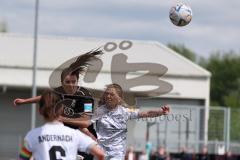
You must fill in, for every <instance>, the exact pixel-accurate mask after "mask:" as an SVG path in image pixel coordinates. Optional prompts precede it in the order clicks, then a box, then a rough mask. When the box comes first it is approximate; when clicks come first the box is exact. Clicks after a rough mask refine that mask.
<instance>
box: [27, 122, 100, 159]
mask: <svg viewBox="0 0 240 160" xmlns="http://www.w3.org/2000/svg"><path fill="white" fill-rule="evenodd" d="M24 141H25V146H26V149H27V150H29V151H30V152H32V154H33V157H34V159H35V160H57V159H61V160H76V155H77V151H78V150H79V151H82V152H88V151H89V149H90V148H91V147H92V146H93V145H95V144H96V142H95V141H93V140H92V139H91V138H90V137H88V136H86V135H84V134H83V133H82V132H80V131H79V130H75V129H71V128H69V127H66V126H64V125H63V124H62V123H61V122H49V123H46V124H45V125H43V126H41V127H39V128H35V129H33V130H31V131H29V132H28V134H27V135H26V137H25V139H24Z"/></svg>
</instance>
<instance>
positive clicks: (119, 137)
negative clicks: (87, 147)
mask: <svg viewBox="0 0 240 160" xmlns="http://www.w3.org/2000/svg"><path fill="white" fill-rule="evenodd" d="M97 110H99V112H105V114H104V115H103V116H102V117H100V118H99V119H98V120H97V123H96V131H97V136H98V142H99V145H100V146H101V147H102V149H103V150H104V151H105V154H106V159H110V158H114V157H118V159H119V160H120V159H124V156H125V153H126V139H127V121H128V120H129V119H135V118H138V111H136V110H135V111H133V110H130V109H128V108H125V107H123V106H121V105H118V106H117V108H116V109H114V110H108V109H107V108H106V106H105V105H102V106H100V107H98V108H97Z"/></svg>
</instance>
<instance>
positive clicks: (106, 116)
mask: <svg viewBox="0 0 240 160" xmlns="http://www.w3.org/2000/svg"><path fill="white" fill-rule="evenodd" d="M126 106H127V105H126V104H125V103H124V101H123V91H122V88H121V86H119V85H118V84H111V85H108V86H107V88H106V90H105V92H104V94H103V96H102V98H101V99H100V102H99V107H98V108H97V110H96V111H95V114H96V116H95V119H96V120H97V121H96V127H97V128H96V131H97V137H98V142H99V145H100V146H101V148H102V149H103V150H104V152H105V159H106V160H124V157H125V153H126V148H127V146H126V144H127V142H126V139H127V121H128V120H130V119H137V118H143V117H157V116H161V115H165V114H168V113H169V107H168V106H163V107H161V109H156V110H149V111H138V110H134V109H129V108H126ZM92 122H94V121H92ZM90 123H91V122H90V121H89V122H83V121H79V125H80V126H81V125H82V126H84V127H86V126H87V125H89V124H90Z"/></svg>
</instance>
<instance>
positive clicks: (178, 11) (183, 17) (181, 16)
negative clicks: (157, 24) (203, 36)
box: [169, 3, 192, 26]
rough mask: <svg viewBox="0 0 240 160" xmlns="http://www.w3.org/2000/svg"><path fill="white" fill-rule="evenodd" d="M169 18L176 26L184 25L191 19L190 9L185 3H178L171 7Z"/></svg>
mask: <svg viewBox="0 0 240 160" xmlns="http://www.w3.org/2000/svg"><path fill="white" fill-rule="evenodd" d="M169 18H170V20H171V21H172V23H173V24H175V25H176V26H186V25H187V24H189V23H190V22H191V20H192V9H191V8H190V6H188V5H186V4H183V3H178V4H176V5H175V6H173V7H171V9H170V11H169Z"/></svg>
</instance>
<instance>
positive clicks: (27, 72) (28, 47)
mask: <svg viewBox="0 0 240 160" xmlns="http://www.w3.org/2000/svg"><path fill="white" fill-rule="evenodd" d="M106 44H107V46H106ZM99 47H103V48H104V47H105V49H107V50H108V52H105V54H104V55H103V56H102V58H101V59H102V62H103V66H102V68H101V71H100V74H98V75H97V77H96V80H95V81H94V82H92V83H87V82H85V81H83V82H81V83H82V86H85V87H89V88H90V89H91V90H92V91H93V92H94V95H95V97H96V98H98V97H99V95H100V93H101V91H103V89H104V86H105V85H106V84H110V83H112V81H113V82H118V79H119V77H120V78H121V77H124V76H125V75H124V73H127V72H128V71H130V72H129V73H128V74H126V80H125V81H122V80H121V82H120V81H119V83H120V84H122V85H123V88H125V89H128V87H125V86H127V85H128V82H129V83H130V81H129V80H130V79H132V78H134V77H135V78H136V77H140V76H141V75H142V74H143V73H146V70H148V69H149V68H148V67H150V66H151V65H152V64H161V65H163V66H165V67H166V68H167V69H168V70H167V72H166V73H165V74H164V76H163V77H161V76H160V74H161V71H162V70H161V68H159V70H158V68H156V70H154V71H153V72H154V73H153V74H151V75H149V76H150V77H151V78H149V80H152V79H154V78H155V79H156V77H161V78H160V79H161V80H163V81H165V82H168V83H170V84H171V85H172V86H173V89H172V90H171V91H170V92H169V93H167V94H164V95H160V96H157V97H151V98H147V99H146V98H142V96H148V95H149V94H147V93H148V92H147V91H146V89H148V90H151V89H153V86H148V87H146V85H147V84H145V86H140V87H136V88H134V89H135V90H137V91H145V92H142V94H132V93H133V92H130V93H127V101H131V102H134V101H136V103H137V105H138V106H141V107H140V109H145V108H151V107H152V108H154V107H155V108H156V107H158V106H160V105H161V104H165V103H167V104H170V105H172V106H173V111H172V113H173V115H171V116H172V117H168V118H169V119H168V121H175V122H169V124H170V125H168V129H166V127H167V125H166V123H165V122H164V123H163V121H161V122H159V123H156V124H160V131H159V133H160V136H159V138H160V141H161V142H160V145H162V144H165V143H168V142H169V149H171V146H172V144H170V143H171V142H170V141H172V143H174V142H176V141H178V140H179V139H181V140H183V141H184V139H185V141H186V136H183V135H185V134H181V133H182V132H184V131H185V128H186V125H187V126H188V129H189V126H190V131H191V130H196V131H195V132H194V133H191V134H190V137H188V138H189V139H188V140H189V141H192V140H206V139H207V136H206V135H207V134H206V133H207V120H208V116H207V115H208V106H209V93H210V76H211V74H210V73H209V72H208V71H206V70H204V69H203V68H201V67H200V66H198V65H196V64H194V63H193V62H191V61H189V60H187V59H186V58H184V57H182V56H181V55H179V54H177V53H176V52H174V51H173V50H171V49H169V48H167V47H166V46H164V45H162V44H161V43H159V42H153V41H136V40H133V41H129V40H128V41H124V40H119V39H118V40H116V39H94V38H72V37H50V36H40V37H39V39H38V49H37V67H38V69H37V81H36V84H37V87H38V90H40V91H41V90H43V89H44V88H47V87H49V84H48V79H49V76H50V74H51V73H52V71H53V70H54V69H55V68H56V67H58V66H59V65H61V64H62V63H64V62H66V61H67V60H69V59H71V58H73V57H76V56H79V55H80V54H83V53H85V52H88V51H90V50H93V49H97V48H99ZM110 50H111V51H110ZM0 51H1V56H0V75H1V78H0V89H1V93H0V98H1V100H0V111H1V112H0V124H2V125H1V126H2V129H1V132H0V138H1V140H0V141H1V144H0V152H3V153H6V154H7V152H11V153H13V152H14V153H15V152H16V149H17V148H18V146H17V144H19V141H20V139H21V138H22V137H23V136H24V135H25V133H26V132H27V131H28V130H29V129H30V128H31V107H28V106H30V105H26V106H19V107H18V108H13V107H12V106H13V105H12V101H13V99H14V98H17V97H22V98H27V97H30V96H31V88H32V65H33V63H32V62H33V38H32V37H29V36H26V35H11V34H0ZM124 56H126V57H124ZM119 57H120V58H119ZM124 58H127V60H124ZM136 63H138V64H136ZM150 63H151V64H150ZM142 64H145V66H143V65H142ZM139 66H140V67H141V66H142V67H143V69H141V71H140V72H135V71H134V70H133V69H134V67H136V68H137V67H139ZM137 69H138V68H137ZM91 74H93V75H95V72H94V73H91ZM114 76H117V77H115V78H113V77H114ZM149 76H148V77H149ZM143 82H146V81H143ZM56 83H57V82H56ZM146 83H148V82H146ZM161 84H162V83H161ZM163 84H164V83H163ZM143 85H144V84H143ZM148 85H149V84H148ZM168 86H169V85H168ZM155 87H156V86H155ZM38 94H39V93H38ZM134 95H135V96H136V95H137V98H134ZM140 96H141V97H140ZM200 106H202V107H200ZM198 107H199V109H198ZM200 108H205V110H204V111H203V112H200ZM204 115H205V116H204ZM189 116H191V117H189ZM196 116H197V117H196ZM176 117H177V120H176ZM179 118H180V119H181V118H182V120H183V121H184V120H186V119H187V118H189V119H191V121H190V122H189V124H187V123H186V122H184V123H182V122H177V121H178V120H179ZM199 120H200V122H199ZM40 123H41V121H40V120H39V116H38V114H37V123H36V125H39V124H40ZM179 125H181V126H179ZM156 126H157V125H155V126H153V127H151V129H150V131H152V132H153V133H152V134H150V140H152V141H153V145H156V143H157V142H156V132H155V131H156V130H155V129H157V127H156ZM177 126H178V127H177ZM154 127H155V128H154ZM179 127H180V129H179V130H176V128H179ZM162 128H165V129H162ZM181 128H183V129H181ZM174 129H175V131H174ZM171 130H172V131H171ZM200 131H202V132H200ZM145 132H146V122H136V121H133V122H130V123H129V132H128V134H129V135H128V137H129V144H131V145H135V147H136V148H138V149H140V148H142V147H144V144H145ZM174 132H178V134H176V133H174ZM163 133H164V134H163ZM189 133H190V132H189ZM174 134H175V135H174ZM166 135H168V137H166ZM181 136H182V137H181ZM169 137H171V138H169ZM157 139H158V138H157ZM161 139H165V141H163V140H161ZM158 142H159V140H158ZM178 143H179V144H180V142H178ZM165 145H166V144H165ZM180 145H181V144H180ZM172 149H173V150H174V147H173V148H172ZM12 150H15V151H12ZM0 154H2V153H0Z"/></svg>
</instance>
